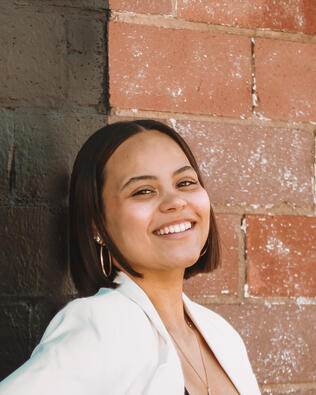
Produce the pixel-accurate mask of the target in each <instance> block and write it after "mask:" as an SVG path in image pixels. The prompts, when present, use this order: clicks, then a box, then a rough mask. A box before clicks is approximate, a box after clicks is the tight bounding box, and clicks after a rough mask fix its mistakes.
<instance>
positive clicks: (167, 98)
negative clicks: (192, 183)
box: [108, 0, 316, 395]
mask: <svg viewBox="0 0 316 395" xmlns="http://www.w3.org/2000/svg"><path fill="white" fill-rule="evenodd" d="M110 8H111V9H112V12H111V17H110V22H109V41H108V51H109V57H108V59H109V60H108V61H109V89H110V106H111V112H110V121H111V120H118V119H121V118H123V119H125V118H134V117H137V118H138V117H150V118H152V117H153V118H156V119H161V120H164V121H166V122H168V123H169V124H171V125H172V126H173V127H174V128H175V129H176V130H177V131H178V132H179V133H181V135H182V136H184V137H185V139H186V140H187V141H188V143H189V144H190V145H191V147H192V148H193V151H194V152H195V154H196V155H197V157H198V159H199V163H200V167H201V170H202V173H203V175H204V177H205V182H206V186H207V189H208V191H209V194H210V197H211V201H212V202H213V206H214V208H215V212H216V215H217V220H218V223H219V228H220V232H221V236H222V245H223V264H222V267H221V268H220V269H218V270H217V271H216V272H215V273H212V274H208V275H200V276H196V277H194V278H193V279H191V280H189V281H187V283H186V285H185V288H186V291H187V292H188V293H189V294H190V295H191V296H192V297H193V298H194V299H195V300H197V301H198V302H200V303H202V304H204V305H206V306H208V307H210V308H211V309H214V310H215V311H218V312H220V313H221V314H222V315H223V316H224V317H226V318H227V319H228V321H230V322H231V323H232V324H233V325H234V326H235V327H236V328H237V329H238V330H239V332H240V334H241V335H242V336H243V338H244V340H245V342H246V345H247V348H248V351H249V356H250V359H251V361H252V364H253V367H254V370H255V373H256V375H257V378H258V380H259V383H260V386H261V388H262V391H263V393H264V394H274V395H276V394H278V395H279V394H304V395H307V394H308V395H311V394H316V330H315V329H316V273H315V270H316V217H315V213H316V206H315V203H316V195H315V189H314V185H315V184H314V180H315V169H314V161H315V130H316V126H315V125H316V89H315V88H316V4H315V1H313V0H289V1H272V0H246V1H244V0H226V1H217V0H216V1H215V0H174V1H171V0H164V1H153V0H138V1H137V0H134V1H131V0H129V1H127V0H110Z"/></svg>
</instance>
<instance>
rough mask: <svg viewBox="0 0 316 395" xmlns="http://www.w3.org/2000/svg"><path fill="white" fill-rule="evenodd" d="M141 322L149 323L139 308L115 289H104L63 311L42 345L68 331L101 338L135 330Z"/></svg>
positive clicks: (45, 336) (46, 332)
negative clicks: (88, 333)
mask: <svg viewBox="0 0 316 395" xmlns="http://www.w3.org/2000/svg"><path fill="white" fill-rule="evenodd" d="M139 320H145V322H146V317H144V314H143V312H142V310H141V309H140V308H139V306H138V305H137V304H135V303H133V302H132V301H131V300H130V299H129V298H127V297H126V296H124V295H123V294H121V293H120V292H118V291H116V290H115V289H110V288H101V289H100V290H99V291H98V292H97V293H96V294H95V295H92V296H88V297H80V298H76V299H73V300H72V301H70V302H69V303H68V304H67V305H66V306H65V307H64V308H63V309H61V310H60V311H59V312H58V313H57V314H56V315H55V317H54V318H53V319H52V320H51V322H50V323H49V325H48V327H47V329H46V331H45V333H44V335H43V337H42V340H41V342H46V341H47V340H48V339H49V337H50V336H51V335H52V334H53V335H54V337H56V336H59V332H63V333H64V332H67V331H75V332H81V333H84V332H87V331H89V332H92V331H94V332H96V335H98V336H99V335H100V334H102V333H109V332H111V331H115V332H116V333H117V332H118V331H119V330H120V328H126V325H127V324H128V325H129V327H130V329H132V328H133V323H134V324H136V323H137V322H138V321H139ZM105 330H106V332H105Z"/></svg>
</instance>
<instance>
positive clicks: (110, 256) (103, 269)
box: [100, 244, 112, 278]
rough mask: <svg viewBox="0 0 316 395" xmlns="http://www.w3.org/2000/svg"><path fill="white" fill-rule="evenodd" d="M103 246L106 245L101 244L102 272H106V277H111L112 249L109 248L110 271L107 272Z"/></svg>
mask: <svg viewBox="0 0 316 395" xmlns="http://www.w3.org/2000/svg"><path fill="white" fill-rule="evenodd" d="M103 247H104V245H103V244H101V247H100V261H101V268H102V272H103V274H104V277H105V278H109V277H110V275H111V273H112V255H111V253H110V250H109V249H107V250H108V257H109V273H107V272H106V270H105V267H104V260H103Z"/></svg>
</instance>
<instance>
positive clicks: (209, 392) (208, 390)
mask: <svg viewBox="0 0 316 395" xmlns="http://www.w3.org/2000/svg"><path fill="white" fill-rule="evenodd" d="M186 323H187V325H188V326H189V328H191V329H192V325H191V323H190V322H189V321H187V320H186ZM193 332H194V331H193ZM169 334H170V336H171V337H172V339H173V341H174V343H175V344H176V346H177V347H178V349H179V350H180V351H181V354H182V355H183V356H184V358H185V360H186V361H187V362H188V364H189V365H190V366H191V368H192V369H193V370H194V371H195V373H196V374H197V376H198V377H199V379H200V380H201V382H202V383H203V384H204V385H205V388H206V390H207V395H212V394H211V390H210V387H209V385H208V378H207V373H206V368H205V362H204V358H203V354H202V350H201V346H200V342H199V339H198V337H197V336H196V333H195V332H194V336H195V338H196V341H197V343H198V346H199V351H200V357H201V361H202V365H203V369H204V374H205V378H206V382H205V381H204V380H203V379H202V377H201V376H200V374H199V372H198V371H197V370H196V369H195V367H194V366H193V365H192V363H191V362H190V360H189V358H188V357H187V356H186V355H185V353H184V351H183V350H182V348H181V347H180V346H179V344H178V342H177V341H176V339H175V338H174V337H173V335H172V334H171V333H170V332H169Z"/></svg>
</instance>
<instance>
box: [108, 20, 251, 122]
mask: <svg viewBox="0 0 316 395" xmlns="http://www.w3.org/2000/svg"><path fill="white" fill-rule="evenodd" d="M250 55H251V51H250V41H249V38H248V37H240V36H234V35H214V34H211V33H209V32H200V31H190V30H182V29H167V28H159V27H153V26H144V25H133V24H126V23H120V22H111V23H110V24H109V75H110V105H111V106H114V107H123V108H138V109H146V110H159V111H175V112H185V113H202V114H210V113H214V114H222V115H234V116H239V115H241V114H244V115H250V111H251V92H250V90H251V70H250V64H251V61H250Z"/></svg>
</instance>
